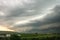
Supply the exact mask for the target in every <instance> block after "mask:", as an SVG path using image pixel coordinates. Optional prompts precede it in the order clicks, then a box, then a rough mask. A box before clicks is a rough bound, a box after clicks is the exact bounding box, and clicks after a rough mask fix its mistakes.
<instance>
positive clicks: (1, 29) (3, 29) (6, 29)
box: [0, 25, 14, 31]
mask: <svg viewBox="0 0 60 40" xmlns="http://www.w3.org/2000/svg"><path fill="white" fill-rule="evenodd" d="M0 31H14V30H11V29H9V28H8V27H5V26H2V25H0Z"/></svg>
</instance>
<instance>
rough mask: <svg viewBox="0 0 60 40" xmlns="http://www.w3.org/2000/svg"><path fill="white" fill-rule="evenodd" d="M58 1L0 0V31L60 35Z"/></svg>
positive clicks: (59, 5)
mask: <svg viewBox="0 0 60 40" xmlns="http://www.w3.org/2000/svg"><path fill="white" fill-rule="evenodd" d="M59 24H60V0H0V31H15V32H21V33H36V32H38V33H48V32H52V33H55V32H56V33H60V32H59V30H60V25H59Z"/></svg>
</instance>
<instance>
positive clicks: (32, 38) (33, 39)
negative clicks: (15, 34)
mask: <svg viewBox="0 0 60 40" xmlns="http://www.w3.org/2000/svg"><path fill="white" fill-rule="evenodd" d="M20 35H21V39H22V40H60V34H37V33H35V34H20Z"/></svg>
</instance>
